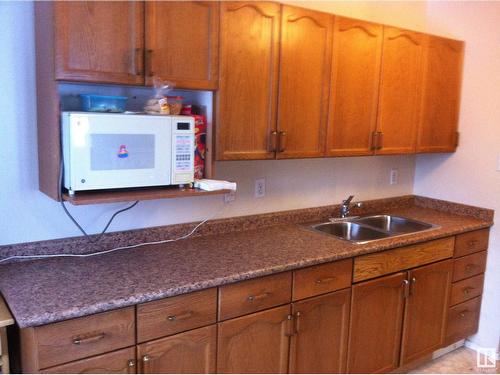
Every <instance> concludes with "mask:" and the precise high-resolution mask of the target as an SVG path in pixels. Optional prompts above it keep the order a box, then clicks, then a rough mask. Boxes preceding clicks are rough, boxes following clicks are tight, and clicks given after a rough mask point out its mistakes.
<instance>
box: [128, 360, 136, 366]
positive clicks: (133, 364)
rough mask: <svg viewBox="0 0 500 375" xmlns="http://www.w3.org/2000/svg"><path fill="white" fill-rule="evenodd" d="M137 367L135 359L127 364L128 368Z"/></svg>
mask: <svg viewBox="0 0 500 375" xmlns="http://www.w3.org/2000/svg"><path fill="white" fill-rule="evenodd" d="M134 366H135V360H134V359H129V360H128V362H127V367H134Z"/></svg>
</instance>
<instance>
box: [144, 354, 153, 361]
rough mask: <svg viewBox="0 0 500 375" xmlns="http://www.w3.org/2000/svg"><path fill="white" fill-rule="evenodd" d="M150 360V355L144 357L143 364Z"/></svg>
mask: <svg viewBox="0 0 500 375" xmlns="http://www.w3.org/2000/svg"><path fill="white" fill-rule="evenodd" d="M150 359H151V358H150V357H149V355H145V356H143V357H142V362H149V360H150Z"/></svg>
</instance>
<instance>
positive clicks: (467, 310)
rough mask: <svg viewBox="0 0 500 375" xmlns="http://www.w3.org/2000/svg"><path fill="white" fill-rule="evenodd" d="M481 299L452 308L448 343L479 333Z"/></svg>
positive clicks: (450, 310)
mask: <svg viewBox="0 0 500 375" xmlns="http://www.w3.org/2000/svg"><path fill="white" fill-rule="evenodd" d="M480 309H481V297H476V298H474V299H472V300H470V301H467V302H464V303H461V304H459V305H456V306H453V307H450V309H449V310H448V326H447V328H446V341H447V343H452V342H455V341H458V340H461V339H464V338H467V337H469V336H470V335H472V334H474V333H476V332H477V329H478V326H479V312H480Z"/></svg>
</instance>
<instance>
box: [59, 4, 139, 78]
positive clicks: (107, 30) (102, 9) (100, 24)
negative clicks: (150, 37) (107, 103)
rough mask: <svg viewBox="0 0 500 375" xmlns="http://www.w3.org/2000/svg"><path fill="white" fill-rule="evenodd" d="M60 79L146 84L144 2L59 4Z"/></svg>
mask: <svg viewBox="0 0 500 375" xmlns="http://www.w3.org/2000/svg"><path fill="white" fill-rule="evenodd" d="M54 6H55V8H54V11H55V14H54V16H55V17H54V20H55V78H56V79H59V80H70V81H85V82H103V83H123V84H144V72H143V56H144V50H143V46H144V3H142V2H135V1H134V2H127V1H116V2H115V1H81V2H80V1H78V2H73V1H58V2H56V3H55V4H54Z"/></svg>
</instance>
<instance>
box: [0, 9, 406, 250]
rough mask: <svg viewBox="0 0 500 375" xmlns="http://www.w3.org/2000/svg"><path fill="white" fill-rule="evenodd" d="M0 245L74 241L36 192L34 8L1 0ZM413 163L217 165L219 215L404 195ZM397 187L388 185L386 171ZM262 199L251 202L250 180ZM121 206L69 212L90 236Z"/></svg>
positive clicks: (118, 223) (148, 210) (135, 222)
mask: <svg viewBox="0 0 500 375" xmlns="http://www.w3.org/2000/svg"><path fill="white" fill-rule="evenodd" d="M0 25H2V26H1V27H2V31H1V33H0V62H1V63H0V85H1V93H0V125H1V127H0V128H1V130H2V132H1V136H0V161H1V168H0V245H2V244H10V243H18V242H27V241H36V240H44V239H52V238H60V237H68V236H75V235H79V232H78V230H77V229H76V228H75V227H74V226H73V224H72V223H71V222H70V221H69V219H68V218H67V217H66V216H64V214H63V211H62V209H61V207H60V206H59V204H58V203H56V202H54V201H52V200H51V199H49V198H47V197H46V196H45V195H44V194H42V193H40V192H39V191H38V182H37V181H38V172H37V157H36V153H37V146H36V118H35V117H36V116H35V113H36V103H35V95H36V86H35V72H34V71H35V59H34V42H33V4H32V3H29V2H1V1H0ZM414 163H415V157H414V156H407V157H397V156H396V157H372V158H347V159H317V160H288V161H257V162H221V163H217V165H216V169H217V177H218V178H222V179H230V180H235V181H237V182H238V184H239V189H238V193H237V199H236V201H235V202H233V203H232V204H230V205H229V206H228V207H226V209H225V210H224V212H223V213H222V216H239V215H247V214H252V213H260V212H270V211H278V210H288V209H293V208H300V207H312V206H320V205H327V204H332V203H337V202H339V201H340V200H341V199H342V198H344V197H346V196H347V195H348V194H356V195H357V197H356V198H359V199H370V198H379V197H388V196H394V195H404V194H411V192H412V189H413V174H414V165H415V164H414ZM393 167H396V168H398V169H399V172H400V184H399V185H393V186H389V185H388V181H389V173H390V169H391V168H393ZM261 177H265V178H266V181H267V194H266V197H264V198H261V199H255V198H253V188H254V186H253V184H254V180H255V179H257V178H261ZM222 206H223V199H222V197H221V196H215V197H199V198H192V199H187V198H184V199H172V200H160V201H145V202H141V203H140V204H139V206H138V207H136V208H134V209H133V210H131V211H128V212H126V213H124V214H122V216H119V217H118V218H117V219H116V220H115V222H114V223H113V225H112V226H111V228H110V230H112V231H115V230H124V229H131V228H143V227H149V226H156V225H165V224H170V223H179V222H189V221H194V220H198V219H204V218H206V217H208V216H210V215H211V214H212V213H214V212H216V211H218V210H219V209H220V207H222ZM119 207H123V204H108V205H100V206H86V207H70V210H71V211H72V212H74V214H75V216H76V217H77V219H78V220H79V221H80V222H81V223H82V225H83V226H84V228H87V229H88V230H89V232H96V231H98V230H100V228H102V227H103V226H104V224H105V222H106V221H107V219H108V218H109V217H110V215H111V214H112V212H113V211H115V210H116V209H117V208H119Z"/></svg>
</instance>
